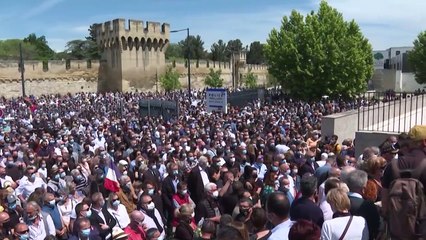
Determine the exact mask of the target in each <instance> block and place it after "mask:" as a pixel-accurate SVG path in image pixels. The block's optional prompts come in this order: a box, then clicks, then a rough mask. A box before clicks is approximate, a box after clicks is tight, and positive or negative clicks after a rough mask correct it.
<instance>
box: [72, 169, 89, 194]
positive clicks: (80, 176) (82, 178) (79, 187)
mask: <svg viewBox="0 0 426 240" xmlns="http://www.w3.org/2000/svg"><path fill="white" fill-rule="evenodd" d="M79 169H81V168H77V169H73V170H71V176H72V177H73V179H74V183H75V190H76V191H82V192H83V191H84V192H85V191H87V188H88V186H89V178H88V175H86V173H85V172H84V171H81V170H79Z"/></svg>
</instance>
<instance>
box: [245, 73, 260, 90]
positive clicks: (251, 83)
mask: <svg viewBox="0 0 426 240" xmlns="http://www.w3.org/2000/svg"><path fill="white" fill-rule="evenodd" d="M244 86H245V87H246V88H256V87H257V75H254V74H253V73H252V72H248V73H247V74H246V75H244Z"/></svg>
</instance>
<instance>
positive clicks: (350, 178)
mask: <svg viewBox="0 0 426 240" xmlns="http://www.w3.org/2000/svg"><path fill="white" fill-rule="evenodd" d="M344 181H345V182H346V184H347V185H348V188H349V193H348V195H349V200H350V201H351V209H350V212H351V214H352V215H355V216H361V217H363V218H364V219H365V221H366V222H367V226H368V231H369V236H370V239H375V238H376V237H377V234H378V232H379V227H380V215H379V211H378V210H377V207H376V206H375V205H374V203H373V202H370V201H368V200H364V199H363V197H362V194H363V191H364V188H365V187H366V186H367V181H368V175H367V173H366V172H364V171H362V170H353V171H352V172H350V173H348V175H347V176H346V177H345V178H344Z"/></svg>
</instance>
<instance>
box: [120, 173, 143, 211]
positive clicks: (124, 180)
mask: <svg viewBox="0 0 426 240" xmlns="http://www.w3.org/2000/svg"><path fill="white" fill-rule="evenodd" d="M119 181H120V190H119V191H118V192H117V195H118V198H119V199H120V202H121V204H123V205H124V206H125V207H126V210H127V213H128V214H130V213H131V212H133V211H134V210H135V209H136V205H135V202H136V201H137V200H138V196H137V195H136V193H135V190H134V188H133V185H132V182H131V181H130V177H129V176H127V175H123V176H121V177H120V179H119Z"/></svg>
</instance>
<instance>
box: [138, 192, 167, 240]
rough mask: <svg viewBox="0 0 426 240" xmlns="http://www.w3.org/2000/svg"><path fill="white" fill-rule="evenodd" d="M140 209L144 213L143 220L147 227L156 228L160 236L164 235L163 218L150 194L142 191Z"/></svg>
mask: <svg viewBox="0 0 426 240" xmlns="http://www.w3.org/2000/svg"><path fill="white" fill-rule="evenodd" d="M140 211H141V212H142V213H143V214H144V215H145V221H144V223H146V226H147V228H148V229H149V228H156V229H158V231H159V232H160V234H161V236H163V237H164V236H165V235H166V231H165V229H164V223H163V218H162V217H161V214H160V212H159V211H158V210H157V209H156V208H155V203H154V202H153V201H152V198H151V196H149V195H148V194H146V193H144V194H142V197H141V201H140Z"/></svg>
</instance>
